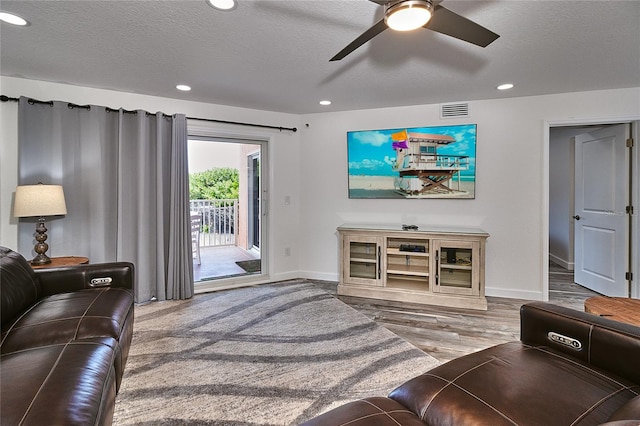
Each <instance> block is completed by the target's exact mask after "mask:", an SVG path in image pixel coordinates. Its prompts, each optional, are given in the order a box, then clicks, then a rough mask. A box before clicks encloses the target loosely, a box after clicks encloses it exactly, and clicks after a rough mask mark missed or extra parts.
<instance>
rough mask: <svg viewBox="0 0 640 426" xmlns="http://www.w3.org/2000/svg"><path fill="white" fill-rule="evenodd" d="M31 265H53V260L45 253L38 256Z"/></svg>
mask: <svg viewBox="0 0 640 426" xmlns="http://www.w3.org/2000/svg"><path fill="white" fill-rule="evenodd" d="M29 263H31V264H32V265H36V266H39V265H46V264H47V263H51V258H50V257H49V256H47V255H46V254H44V253H38V255H37V256H36V257H34V258H33V260H32V261H31V262H29Z"/></svg>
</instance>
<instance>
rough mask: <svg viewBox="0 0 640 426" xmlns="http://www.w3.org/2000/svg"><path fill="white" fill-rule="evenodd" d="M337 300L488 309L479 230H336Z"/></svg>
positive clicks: (372, 227) (482, 238) (349, 227)
mask: <svg viewBox="0 0 640 426" xmlns="http://www.w3.org/2000/svg"><path fill="white" fill-rule="evenodd" d="M338 233H339V235H340V248H341V259H342V261H341V273H340V283H339V285H338V294H341V295H346V296H357V297H369V298H373V299H384V300H394V301H401V302H411V303H422V304H429V305H442V306H452V307H459V308H469V309H481V310H486V309H487V301H486V299H485V296H484V251H485V242H486V239H487V237H488V236H489V235H488V234H487V233H486V232H484V231H483V230H481V229H470V228H437V227H423V226H420V227H418V230H410V231H404V230H402V228H401V227H400V226H391V225H357V224H345V225H342V226H340V227H338Z"/></svg>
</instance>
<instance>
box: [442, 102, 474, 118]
mask: <svg viewBox="0 0 640 426" xmlns="http://www.w3.org/2000/svg"><path fill="white" fill-rule="evenodd" d="M457 117H469V104H468V103H457V104H441V105H440V118H457Z"/></svg>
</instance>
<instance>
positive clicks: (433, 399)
mask: <svg viewBox="0 0 640 426" xmlns="http://www.w3.org/2000/svg"><path fill="white" fill-rule="evenodd" d="M638 392H640V386H638V385H636V384H634V383H632V382H629V381H628V380H624V379H622V378H617V377H612V376H611V375H610V373H607V372H605V371H604V370H598V369H596V368H595V367H593V366H591V365H589V364H587V363H584V362H581V361H579V360H578V359H577V358H570V357H567V356H566V355H561V354H559V353H557V352H553V351H551V350H549V349H547V348H545V347H532V346H528V345H525V344H523V343H521V342H510V343H505V344H502V345H498V346H494V347H491V348H489V349H486V350H484V351H480V352H476V353H473V354H470V355H467V356H464V357H461V358H458V359H455V360H453V361H450V362H448V363H446V364H443V365H441V366H439V367H436V368H434V369H432V370H431V371H429V372H427V373H425V374H423V375H421V376H418V377H416V378H414V379H412V380H410V381H408V382H406V383H405V384H403V385H401V386H400V387H398V388H397V389H395V390H394V391H393V392H392V393H391V394H390V395H389V397H390V398H392V399H394V400H396V401H398V402H399V403H401V404H403V405H405V406H406V407H408V408H409V409H410V410H412V411H413V412H415V413H416V414H418V416H419V417H420V418H421V419H422V420H424V421H425V422H426V423H427V424H434V425H435V424H438V425H461V424H491V425H495V426H498V425H513V424H540V425H552V424H557V425H569V424H572V425H576V426H578V425H586V424H599V423H603V422H606V421H607V420H608V419H609V418H610V416H611V415H612V414H613V413H614V412H615V411H616V410H617V409H618V408H620V407H621V406H623V405H624V404H625V403H626V402H627V401H629V400H630V399H632V398H633V397H635V396H636V395H638ZM550 401H553V406H554V407H558V409H553V410H550V409H549V402H550Z"/></svg>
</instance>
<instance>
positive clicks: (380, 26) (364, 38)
mask: <svg viewBox="0 0 640 426" xmlns="http://www.w3.org/2000/svg"><path fill="white" fill-rule="evenodd" d="M386 29H387V24H386V23H385V22H384V19H381V20H380V21H378V22H377V23H376V24H375V25H374V26H373V27H371V28H369V29H368V30H367V31H365V32H364V33H362V35H360V37H358V38H357V39H355V40H353V41H352V42H351V43H349V45H348V46H347V47H345V48H344V49H342V50H341V51H340V52H338V54H337V55H335V56H334V57H333V58H331V59H329V62H332V61H339V60H340V59H342V58H344V57H345V56H347V55H348V54H349V53H351V52H353V51H354V50H356V49H357V48H358V47H360V46H362V45H363V44H365V43H366V42H368V41H369V40H371V39H372V38H374V37H375V36H377V35H378V34H380V33H381V32H383V31H384V30H386Z"/></svg>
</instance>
